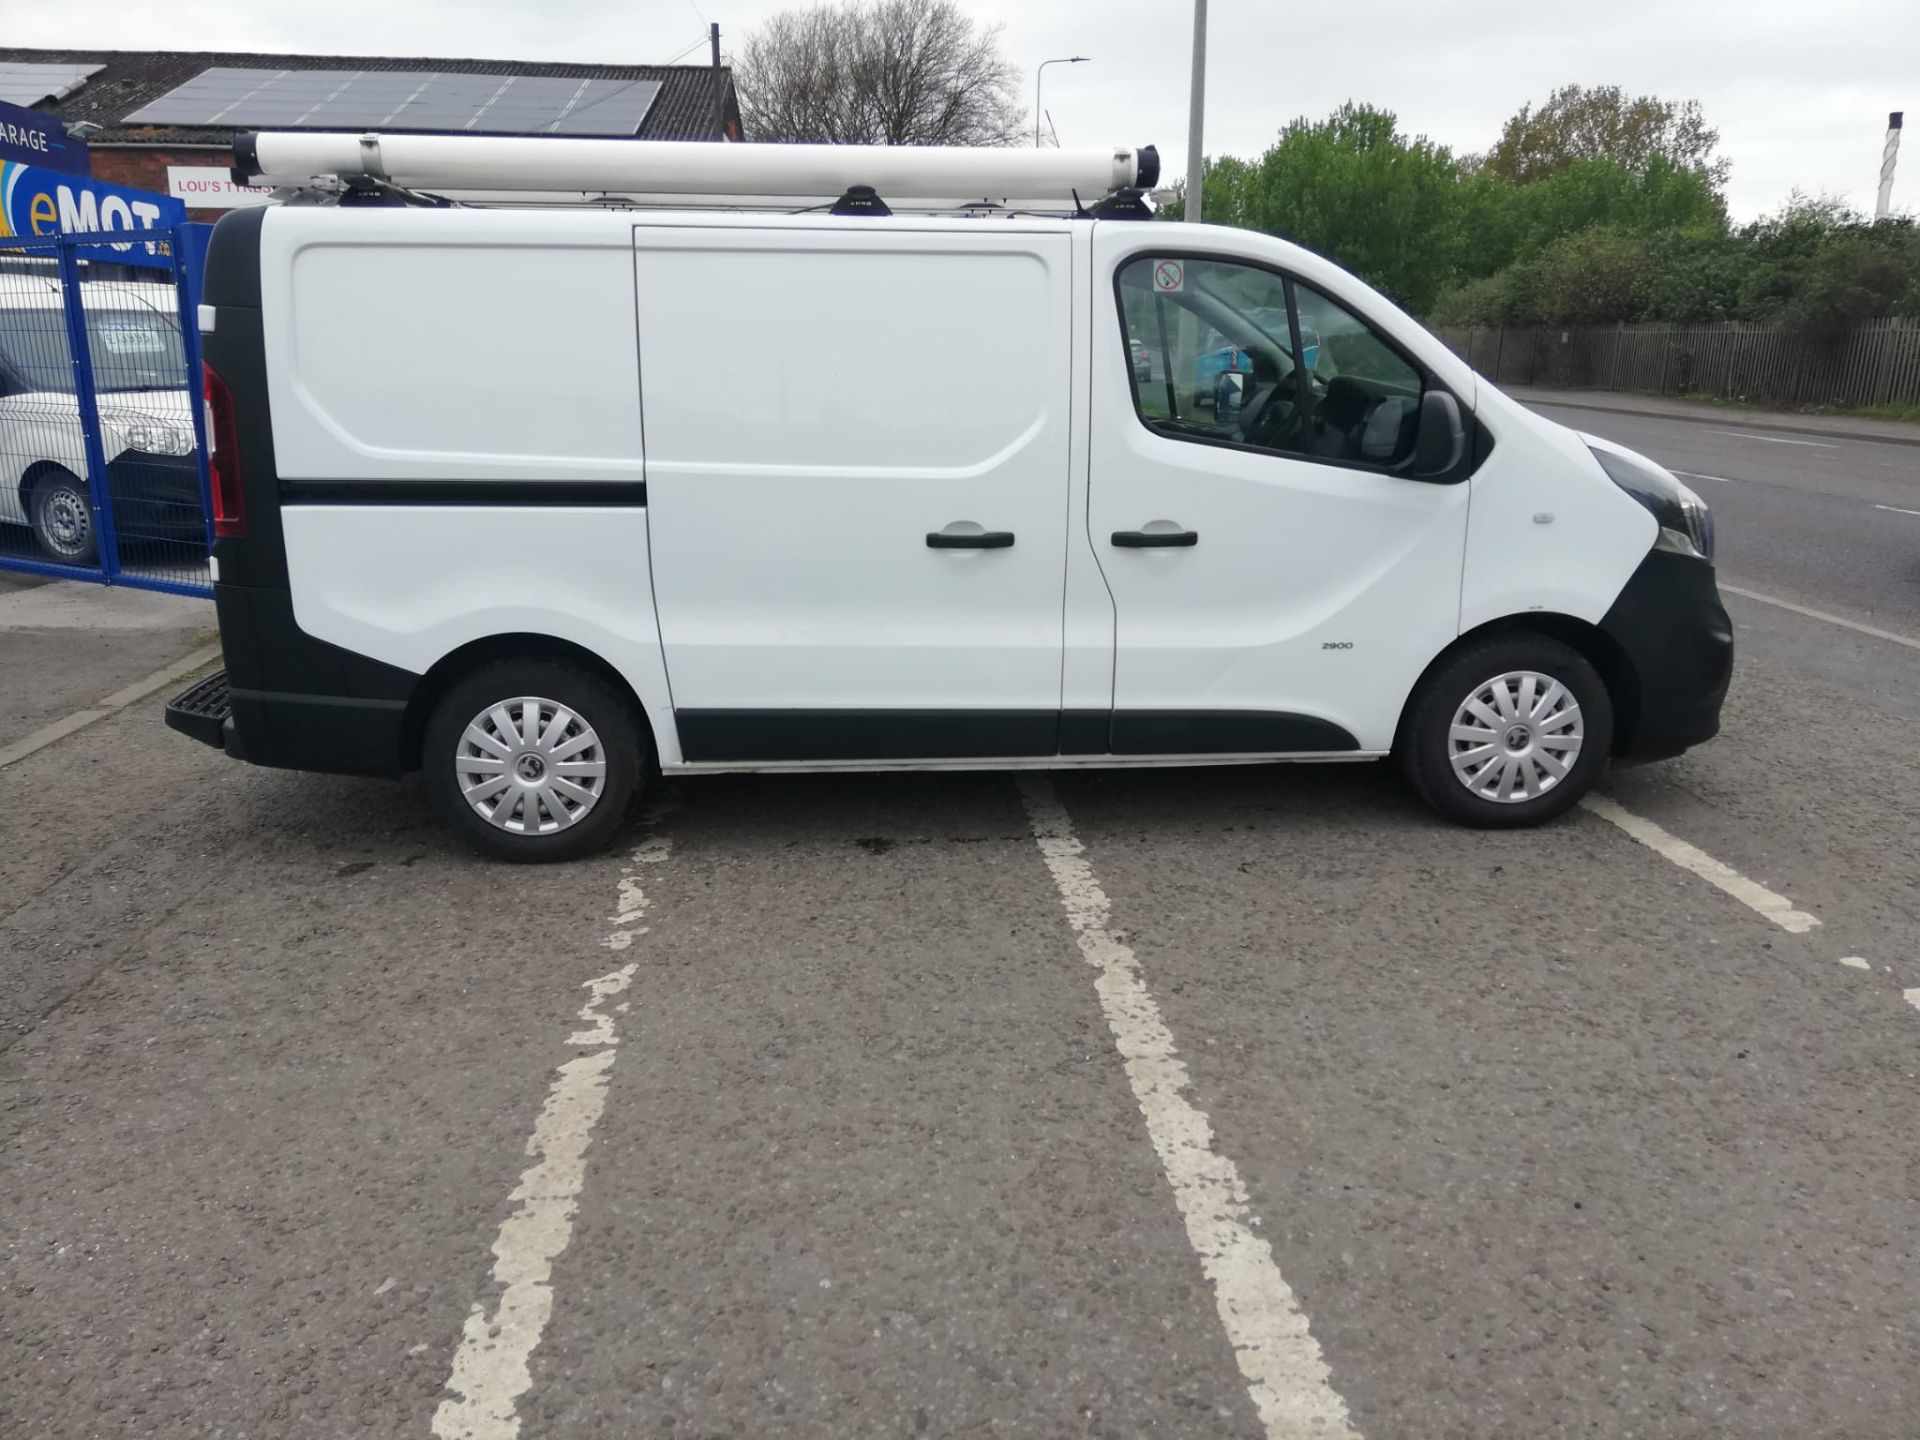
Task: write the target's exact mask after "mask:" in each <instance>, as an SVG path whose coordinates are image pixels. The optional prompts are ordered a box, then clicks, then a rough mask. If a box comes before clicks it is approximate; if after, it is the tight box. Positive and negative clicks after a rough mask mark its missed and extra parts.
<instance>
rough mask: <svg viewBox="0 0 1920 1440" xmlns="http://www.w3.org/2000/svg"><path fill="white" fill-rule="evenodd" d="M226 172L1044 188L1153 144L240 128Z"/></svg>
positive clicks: (1125, 185)
mask: <svg viewBox="0 0 1920 1440" xmlns="http://www.w3.org/2000/svg"><path fill="white" fill-rule="evenodd" d="M233 159H234V178H235V179H236V180H244V183H247V184H255V185H276V186H303V185H307V184H309V183H311V182H312V181H313V180H315V179H318V178H322V177H334V176H337V177H339V178H341V179H349V178H352V177H354V176H362V175H365V176H371V177H372V178H374V179H378V180H384V181H386V182H388V183H389V184H392V185H395V186H399V187H401V188H403V189H408V190H457V191H463V192H464V191H544V192H553V191H580V192H587V193H607V192H618V193H624V194H636V195H640V194H670V195H709V196H727V195H754V196H785V197H790V198H792V199H794V200H796V201H798V200H818V199H825V200H830V201H831V200H838V199H839V198H840V197H841V196H844V195H845V194H846V193H847V192H848V191H849V190H851V189H852V188H853V187H855V186H868V187H871V188H872V189H873V190H874V191H876V192H878V193H879V194H881V195H884V196H886V197H887V199H888V200H889V201H899V200H917V199H947V198H952V197H955V196H985V197H1017V198H1018V199H1021V200H1031V199H1035V198H1046V199H1051V200H1055V201H1058V202H1061V203H1074V204H1077V202H1074V201H1072V199H1071V197H1072V196H1073V195H1074V193H1075V192H1076V191H1079V192H1083V193H1087V194H1093V195H1104V194H1106V193H1108V192H1109V191H1113V190H1144V189H1151V188H1152V187H1153V186H1154V185H1156V184H1158V183H1159V179H1160V155H1159V152H1158V151H1157V150H1155V149H1154V147H1153V146H1151V145H1148V146H1143V147H1141V148H1139V149H1134V148H1131V147H1126V146H1116V147H1115V148H1113V149H1110V150H1091V149H1089V150H1014V149H978V148H970V147H969V148H960V147H938V146H931V145H926V146H918V145H695V144H688V143H686V142H683V141H671V140H581V139H569V138H560V137H552V136H520V135H376V134H359V133H353V134H337V133H328V132H318V131H299V132H292V133H289V132H283V131H261V132H259V133H252V132H248V133H243V134H240V135H238V136H236V137H235V138H234V142H233Z"/></svg>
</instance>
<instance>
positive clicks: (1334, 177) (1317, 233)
mask: <svg viewBox="0 0 1920 1440" xmlns="http://www.w3.org/2000/svg"><path fill="white" fill-rule="evenodd" d="M1458 175H1459V170H1458V166H1457V165H1456V164H1455V161H1454V158H1453V155H1452V153H1451V152H1450V151H1448V150H1447V149H1446V148H1445V147H1444V146H1440V145H1435V144H1433V143H1432V142H1431V141H1429V140H1427V139H1426V138H1425V137H1424V136H1421V137H1417V138H1413V139H1409V138H1408V137H1407V136H1405V135H1402V134H1401V133H1400V130H1399V127H1398V123H1397V122H1396V120H1395V118H1394V116H1393V114H1392V112H1390V111H1386V110H1376V109H1374V108H1373V107H1372V106H1370V105H1355V104H1352V103H1349V104H1346V105H1342V106H1341V107H1340V108H1339V109H1338V110H1336V111H1334V113H1333V114H1332V115H1330V116H1328V117H1327V118H1326V119H1325V120H1308V119H1305V118H1304V117H1303V118H1301V119H1299V120H1296V121H1294V122H1293V123H1292V124H1291V125H1289V126H1287V127H1286V128H1285V129H1284V130H1282V131H1281V132H1280V138H1279V139H1278V140H1277V141H1275V142H1274V144H1273V145H1272V146H1271V147H1270V148H1269V149H1268V150H1267V153H1266V154H1264V155H1262V156H1261V157H1260V158H1259V159H1258V160H1255V161H1246V160H1237V159H1223V160H1218V161H1214V162H1213V163H1212V164H1210V165H1209V166H1208V168H1207V171H1206V193H1205V206H1204V208H1205V211H1206V215H1207V218H1208V219H1210V220H1218V221H1221V222H1223V223H1225V224H1229V225H1243V226H1246V227H1247V228H1249V229H1253V230H1266V231H1270V232H1272V233H1275V234H1284V235H1286V236H1287V237H1288V238H1289V239H1291V240H1294V241H1296V242H1297V243H1299V244H1302V245H1305V246H1307V247H1309V248H1310V249H1313V250H1318V251H1319V252H1321V253H1322V254H1324V255H1329V256H1332V257H1333V258H1335V259H1337V260H1338V261H1340V263H1341V264H1343V265H1346V266H1348V267H1349V268H1351V269H1353V270H1356V271H1359V272H1360V273H1361V274H1364V275H1365V276H1367V278H1368V279H1369V280H1370V281H1371V282H1372V283H1373V284H1374V285H1376V286H1377V287H1379V288H1380V289H1382V290H1384V291H1386V292H1387V293H1388V294H1389V295H1391V296H1393V297H1394V298H1395V299H1396V300H1398V301H1400V302H1401V303H1402V304H1403V305H1406V306H1408V307H1409V308H1411V309H1420V308H1423V307H1425V306H1426V305H1428V304H1430V303H1431V302H1432V300H1433V298H1434V296H1435V295H1436V294H1437V293H1438V292H1439V290H1440V287H1441V286H1442V285H1443V284H1444V283H1445V282H1446V281H1447V279H1448V278H1449V275H1450V274H1451V272H1452V269H1453V265H1454V255H1453V252H1454V244H1453V238H1454V235H1455V232H1456V228H1457V218H1458V206H1459V189H1460V186H1459V183H1458Z"/></svg>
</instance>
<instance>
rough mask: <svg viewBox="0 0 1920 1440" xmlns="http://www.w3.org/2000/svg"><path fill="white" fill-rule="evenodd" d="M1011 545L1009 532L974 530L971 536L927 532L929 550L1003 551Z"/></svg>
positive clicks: (942, 531)
mask: <svg viewBox="0 0 1920 1440" xmlns="http://www.w3.org/2000/svg"><path fill="white" fill-rule="evenodd" d="M1012 544H1013V531H1011V530H976V531H974V532H973V533H972V534H970V535H969V534H965V533H954V532H951V531H947V530H929V531H928V532H927V548H928V549H929V550H1005V549H1007V548H1008V547H1009V546H1011V545H1012Z"/></svg>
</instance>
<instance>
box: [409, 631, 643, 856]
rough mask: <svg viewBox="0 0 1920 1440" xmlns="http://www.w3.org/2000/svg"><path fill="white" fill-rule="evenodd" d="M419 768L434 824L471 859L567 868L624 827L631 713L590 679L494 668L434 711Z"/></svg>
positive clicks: (534, 664)
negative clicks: (465, 846) (471, 853)
mask: <svg viewBox="0 0 1920 1440" xmlns="http://www.w3.org/2000/svg"><path fill="white" fill-rule="evenodd" d="M421 768H422V770H423V772H424V774H425V778H426V782H427V789H428V792H429V793H430V794H431V795H432V796H433V800H434V804H435V805H436V806H437V807H438V808H439V810H440V813H441V815H442V816H443V818H445V820H446V821H447V823H448V824H449V825H451V826H452V827H453V828H454V829H455V830H457V831H458V832H459V833H460V834H461V835H462V836H464V837H465V838H466V840H467V841H468V842H469V843H470V844H472V845H473V846H475V847H476V848H477V849H480V850H483V851H485V852H486V853H487V854H489V855H496V856H499V857H500V858H502V859H505V860H522V861H542V860H572V859H575V858H576V857H578V856H581V855H586V854H588V853H590V852H592V851H594V850H598V849H599V848H600V847H601V846H603V845H605V844H606V843H607V842H608V841H609V840H611V839H612V838H613V835H614V832H615V831H617V830H618V829H619V828H620V826H621V825H622V824H623V823H624V822H625V820H626V818H627V814H628V812H629V810H630V809H631V808H632V804H633V801H634V798H635V796H636V795H637V794H638V793H639V789H640V781H641V776H642V774H643V772H644V768H645V748H644V742H643V741H642V739H641V732H640V725H639V723H638V721H637V719H636V717H635V715H634V711H633V706H632V704H631V703H630V702H629V701H628V700H627V698H626V697H625V696H623V695H620V694H618V693H617V692H616V691H615V690H614V688H613V687H612V686H611V685H609V684H607V682H606V681H604V680H602V679H601V678H600V677H599V676H597V675H595V674H594V673H593V672H592V671H590V670H587V669H584V668H582V667H580V666H578V665H572V664H568V663H566V662H565V661H554V660H525V661H513V660H503V661H495V662H493V663H491V664H487V665H483V666H481V667H480V668H479V669H478V670H476V671H474V672H473V674H471V675H469V676H467V678H466V679H464V680H462V681H460V682H459V683H458V684H456V685H455V686H454V687H453V688H452V689H451V690H450V691H448V692H447V694H446V696H445V697H444V698H443V699H442V700H441V701H440V703H439V705H437V706H436V707H435V708H434V712H433V716H432V718H431V719H430V720H429V721H428V722H427V730H426V735H425V737H424V745H423V747H422V752H421Z"/></svg>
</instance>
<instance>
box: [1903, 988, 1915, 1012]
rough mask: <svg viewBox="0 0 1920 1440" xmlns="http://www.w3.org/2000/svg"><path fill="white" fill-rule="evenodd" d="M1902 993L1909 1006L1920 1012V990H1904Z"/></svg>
mask: <svg viewBox="0 0 1920 1440" xmlns="http://www.w3.org/2000/svg"><path fill="white" fill-rule="evenodd" d="M1900 993H1901V994H1902V995H1903V996H1905V997H1906V1001H1907V1004H1909V1005H1911V1006H1913V1008H1914V1009H1916V1010H1920V989H1916V990H1902V991H1901V992H1900Z"/></svg>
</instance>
